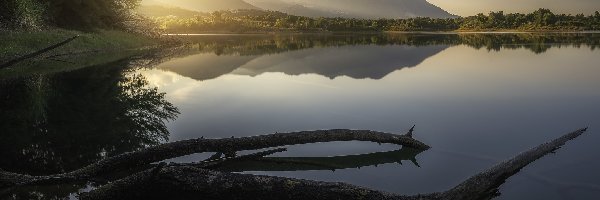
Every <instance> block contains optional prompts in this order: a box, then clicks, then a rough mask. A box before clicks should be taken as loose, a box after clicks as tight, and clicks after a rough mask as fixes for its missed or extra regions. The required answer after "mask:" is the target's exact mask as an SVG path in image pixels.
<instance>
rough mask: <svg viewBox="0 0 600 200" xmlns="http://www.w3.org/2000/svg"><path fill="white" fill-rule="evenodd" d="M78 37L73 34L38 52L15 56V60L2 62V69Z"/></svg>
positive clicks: (0, 67)
mask: <svg viewBox="0 0 600 200" xmlns="http://www.w3.org/2000/svg"><path fill="white" fill-rule="evenodd" d="M78 37H79V35H77V36H73V37H71V38H69V39H66V40H64V41H62V42H59V43H57V44H54V45H51V46H49V47H46V48H43V49H41V50H38V51H36V52H33V53H30V54H27V55H24V56H21V57H18V58H15V59H13V60H10V61H8V62H6V63H4V64H1V65H0V69H2V68H6V67H10V66H12V65H15V64H17V63H19V62H22V61H24V60H27V59H30V58H33V57H36V56H39V55H42V54H43V53H46V52H48V51H51V50H53V49H56V48H58V47H61V46H63V45H65V44H68V43H69V42H71V41H73V40H75V39H77V38H78Z"/></svg>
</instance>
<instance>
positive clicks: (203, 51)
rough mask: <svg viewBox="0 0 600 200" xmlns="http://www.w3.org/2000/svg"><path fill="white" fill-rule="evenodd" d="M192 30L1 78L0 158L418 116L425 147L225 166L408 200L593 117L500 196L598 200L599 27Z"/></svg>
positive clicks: (76, 156)
mask: <svg viewBox="0 0 600 200" xmlns="http://www.w3.org/2000/svg"><path fill="white" fill-rule="evenodd" d="M187 39H189V40H191V41H192V45H190V46H189V48H188V49H187V50H185V51H183V52H180V53H178V54H176V55H174V56H172V57H171V59H170V60H167V61H164V60H163V61H160V62H155V63H152V64H145V62H135V63H134V64H132V63H131V62H128V61H123V62H117V63H110V64H107V65H106V66H98V67H90V68H84V69H81V70H77V71H72V72H66V73H58V74H52V75H32V76H22V77H11V78H7V79H5V80H2V81H0V130H1V131H2V132H1V133H0V155H1V156H2V159H1V160H0V168H2V169H5V170H10V171H17V172H23V173H31V174H48V173H56V172H60V171H68V170H71V169H75V168H78V167H80V166H83V165H86V164H89V163H91V162H94V161H96V160H98V159H101V158H103V157H106V156H110V155H115V154H118V153H121V152H126V151H132V150H135V149H139V148H142V147H144V146H148V145H154V144H158V143H160V142H165V141H167V140H168V141H177V140H183V139H190V138H198V137H201V136H204V137H208V138H223V137H231V136H235V137H242V136H252V135H260V134H268V133H275V132H287V131H298V130H315V129H334V128H348V129H370V130H377V131H385V132H395V133H404V132H406V131H407V130H408V129H409V128H410V127H411V126H412V125H413V124H416V132H415V137H416V138H417V139H419V140H421V141H423V142H425V143H427V144H428V145H430V146H432V149H430V150H427V151H425V152H420V153H419V152H414V151H411V150H409V149H401V147H398V146H395V145H378V144H371V143H365V142H335V143H323V144H311V145H300V146H293V147H290V148H289V150H288V151H287V152H284V153H279V154H276V155H274V157H302V158H301V159H305V160H307V161H311V162H316V161H318V162H324V163H327V165H324V166H323V165H321V166H320V167H315V166H300V165H298V166H281V165H265V164H258V165H252V166H250V165H247V166H231V167H232V168H233V169H230V170H232V171H244V172H243V173H252V174H266V175H276V176H286V177H294V178H303V179H313V180H323V181H343V182H348V183H351V184H356V185H360V186H365V187H370V188H375V189H379V190H384V191H389V192H396V193H402V194H417V193H430V192H437V191H445V190H447V189H450V188H451V187H453V186H455V185H457V184H458V183H460V182H462V181H463V180H465V179H467V178H468V177H470V176H471V175H474V174H476V173H478V172H480V171H482V170H484V169H487V168H489V167H491V166H492V165H494V164H495V163H498V162H500V161H502V160H503V159H506V158H509V157H512V156H514V155H516V154H517V153H519V152H521V151H524V150H527V149H529V148H530V147H533V146H536V145H538V144H540V143H543V142H545V141H548V140H550V139H552V138H555V137H557V136H560V135H562V134H565V133H567V132H570V131H573V130H576V129H578V128H583V127H587V126H589V127H590V128H591V129H590V131H589V134H586V135H584V136H583V137H581V138H579V139H577V140H575V141H572V142H570V143H569V144H568V145H566V146H565V148H563V149H561V150H559V151H558V152H557V154H554V155H550V156H547V157H544V158H543V159H541V160H539V161H537V162H535V163H533V164H532V165H530V166H528V167H526V168H525V169H524V170H522V171H521V172H520V173H519V174H517V175H516V176H514V177H512V178H510V179H509V180H508V182H507V183H506V184H504V185H503V186H502V187H501V188H500V192H501V193H502V195H501V196H500V197H498V198H497V199H550V200H551V199H556V200H558V199H565V200H566V199H590V200H592V199H598V198H600V172H599V171H598V169H600V160H599V159H598V158H600V146H599V145H600V143H599V141H600V134H598V132H597V131H596V130H598V128H600V121H599V120H600V89H599V88H600V77H599V76H600V51H598V50H595V49H596V48H598V47H600V42H598V41H600V35H598V34H544V35H537V34H465V35H452V34H448V35H432V34H391V35H239V36H232V35H229V36H224V35H221V36H218V35H212V36H190V38H187ZM132 65H133V67H131V66H132ZM124 66H129V67H124ZM140 66H142V67H144V68H139V67H140ZM175 109H178V111H179V112H180V114H178V113H177V112H176V111H175ZM175 117H176V119H175V120H169V119H174V118H175ZM399 149H400V150H399ZM209 155H210V154H199V155H192V156H186V157H182V158H176V159H172V160H170V161H175V162H193V161H199V160H201V159H204V158H206V157H207V156H209ZM333 156H336V157H333ZM90 187H93V186H91V185H87V186H86V185H85V184H83V185H81V184H80V185H76V184H75V185H68V186H52V187H39V188H26V189H21V190H18V191H16V192H12V193H11V194H10V196H13V197H30V196H39V195H40V194H42V195H45V196H43V197H46V198H47V197H69V196H71V197H74V195H73V194H72V193H74V192H77V191H78V190H79V191H81V190H85V188H87V189H89V188H90ZM82 188H84V189H82ZM5 197H8V196H5Z"/></svg>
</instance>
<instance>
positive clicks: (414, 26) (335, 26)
mask: <svg viewBox="0 0 600 200" xmlns="http://www.w3.org/2000/svg"><path fill="white" fill-rule="evenodd" d="M139 4H140V0H110V1H107V0H86V1H81V0H53V1H45V0H5V1H4V2H3V6H1V7H0V28H3V29H40V28H41V27H44V26H51V27H61V28H69V29H90V28H104V29H115V28H118V29H133V30H136V31H139V29H144V28H142V26H140V24H144V25H146V27H148V26H147V25H151V26H153V28H158V27H156V26H157V25H156V24H154V23H150V21H148V20H145V19H144V18H143V17H140V15H138V14H136V13H135V9H134V8H135V7H136V6H139ZM152 19H153V20H154V21H155V22H157V23H158V24H159V25H158V26H159V27H160V28H161V29H162V30H163V31H165V32H168V33H202V32H282V31H290V32H320V31H455V30H459V31H460V30H465V31H490V30H491V31H494V30H520V31H545V30H560V31H564V30H568V31H581V30H600V13H599V12H598V11H596V12H595V13H594V14H593V15H588V16H586V15H583V14H577V15H570V14H568V15H567V14H555V13H553V12H551V11H550V10H548V9H539V10H537V11H535V12H532V13H529V14H520V13H510V14H507V13H504V12H502V11H499V12H490V13H489V14H487V15H485V14H478V15H475V16H469V17H458V18H440V19H438V18H428V17H417V18H408V19H355V18H341V17H336V18H324V17H319V18H311V17H302V16H294V15H289V14H286V13H282V12H276V11H263V10H230V11H216V12H212V13H210V14H201V15H196V16H193V17H175V16H166V17H152ZM144 31H148V30H143V31H140V32H144Z"/></svg>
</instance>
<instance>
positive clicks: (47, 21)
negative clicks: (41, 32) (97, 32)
mask: <svg viewBox="0 0 600 200" xmlns="http://www.w3.org/2000/svg"><path fill="white" fill-rule="evenodd" d="M140 1H141V0H110V1H107V0H85V1H81V0H52V1H46V0H4V1H3V2H2V4H3V5H2V6H0V26H2V27H1V28H5V29H39V28H41V27H43V26H47V25H49V26H55V27H62V28H71V29H89V28H123V27H125V26H127V22H129V21H132V20H133V19H134V18H135V14H134V13H133V12H132V10H133V8H135V7H136V6H137V5H139V3H140Z"/></svg>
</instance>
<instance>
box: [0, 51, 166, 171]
mask: <svg viewBox="0 0 600 200" xmlns="http://www.w3.org/2000/svg"><path fill="white" fill-rule="evenodd" d="M119 64H123V63H117V64H114V63H113V64H112V65H119ZM127 74H129V73H128V72H126V71H125V70H124V69H123V68H121V67H119V66H116V67H115V66H99V67H92V68H86V69H83V70H78V71H74V72H68V73H63V74H58V75H54V76H48V77H45V76H31V77H27V78H20V79H13V80H4V81H0V91H2V93H0V110H2V112H0V130H2V133H0V155H1V156H2V158H3V159H1V160H0V168H3V169H5V170H9V171H14V172H23V173H30V174H52V173H58V172H64V171H69V170H72V169H76V168H80V167H82V166H84V165H87V164H89V163H92V162H95V161H97V160H99V159H101V158H104V157H107V156H111V155H115V154H119V153H123V152H127V151H133V150H136V149H140V148H143V147H146V146H149V145H154V144H157V143H159V142H160V141H165V140H166V139H167V137H168V134H169V133H168V131H167V129H166V127H165V121H166V120H172V119H174V118H175V117H176V115H177V114H178V111H177V108H176V107H174V106H173V105H172V104H171V103H169V102H167V101H166V100H165V99H164V94H162V93H159V92H158V91H157V89H156V88H151V87H148V83H147V82H146V80H145V79H144V78H143V77H142V76H139V75H127Z"/></svg>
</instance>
